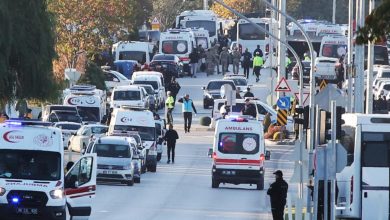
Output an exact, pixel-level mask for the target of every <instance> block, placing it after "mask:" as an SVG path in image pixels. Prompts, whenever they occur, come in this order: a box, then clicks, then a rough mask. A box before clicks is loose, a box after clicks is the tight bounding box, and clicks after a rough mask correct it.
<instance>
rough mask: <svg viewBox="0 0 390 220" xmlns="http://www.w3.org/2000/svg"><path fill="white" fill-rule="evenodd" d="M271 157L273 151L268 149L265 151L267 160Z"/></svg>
mask: <svg viewBox="0 0 390 220" xmlns="http://www.w3.org/2000/svg"><path fill="white" fill-rule="evenodd" d="M270 159H271V151H269V150H266V151H265V160H270Z"/></svg>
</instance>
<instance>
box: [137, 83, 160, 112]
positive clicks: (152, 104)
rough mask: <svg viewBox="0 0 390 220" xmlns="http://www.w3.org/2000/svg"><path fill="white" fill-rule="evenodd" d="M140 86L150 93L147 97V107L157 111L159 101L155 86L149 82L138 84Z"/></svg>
mask: <svg viewBox="0 0 390 220" xmlns="http://www.w3.org/2000/svg"><path fill="white" fill-rule="evenodd" d="M138 86H140V87H142V88H144V89H145V91H146V93H147V94H148V96H147V97H146V107H147V108H148V109H149V110H150V111H157V110H158V103H157V100H158V97H157V94H156V93H155V91H154V89H153V86H151V85H148V84H138Z"/></svg>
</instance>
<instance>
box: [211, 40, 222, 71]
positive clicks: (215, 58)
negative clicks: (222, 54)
mask: <svg viewBox="0 0 390 220" xmlns="http://www.w3.org/2000/svg"><path fill="white" fill-rule="evenodd" d="M219 47H220V45H219V44H215V45H214V46H213V47H212V48H211V53H212V55H213V63H214V65H216V66H217V74H220V72H219ZM213 73H214V69H213Z"/></svg>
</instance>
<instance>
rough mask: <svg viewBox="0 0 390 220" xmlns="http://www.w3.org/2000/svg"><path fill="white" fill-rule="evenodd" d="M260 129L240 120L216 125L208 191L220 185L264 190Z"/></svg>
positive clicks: (220, 122) (251, 121)
mask: <svg viewBox="0 0 390 220" xmlns="http://www.w3.org/2000/svg"><path fill="white" fill-rule="evenodd" d="M266 158H267V159H269V152H266V150H265V144H264V132H263V125H262V124H261V123H259V122H258V121H257V120H254V119H250V118H244V117H242V116H239V117H235V118H228V119H221V120H218V121H217V124H216V129H215V136H214V146H213V151H212V159H213V167H212V188H218V187H219V184H220V183H232V184H242V183H247V184H256V185H257V189H258V190H262V189H264V160H265V159H266Z"/></svg>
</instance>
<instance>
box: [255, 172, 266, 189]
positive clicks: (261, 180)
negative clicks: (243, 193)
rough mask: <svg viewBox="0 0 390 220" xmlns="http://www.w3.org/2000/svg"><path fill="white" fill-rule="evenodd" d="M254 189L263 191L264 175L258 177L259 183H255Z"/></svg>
mask: <svg viewBox="0 0 390 220" xmlns="http://www.w3.org/2000/svg"><path fill="white" fill-rule="evenodd" d="M256 189H257V190H264V175H261V176H260V181H259V182H258V183H257V186H256Z"/></svg>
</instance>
